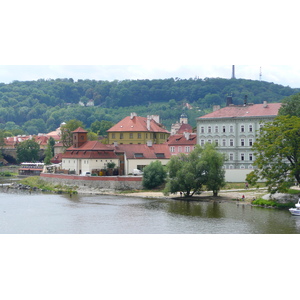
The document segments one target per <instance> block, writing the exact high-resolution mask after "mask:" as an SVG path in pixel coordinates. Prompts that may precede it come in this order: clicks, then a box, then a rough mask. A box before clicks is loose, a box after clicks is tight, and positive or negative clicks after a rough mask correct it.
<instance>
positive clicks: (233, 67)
mask: <svg viewBox="0 0 300 300" xmlns="http://www.w3.org/2000/svg"><path fill="white" fill-rule="evenodd" d="M231 79H235V66H234V65H233V66H232V77H231Z"/></svg>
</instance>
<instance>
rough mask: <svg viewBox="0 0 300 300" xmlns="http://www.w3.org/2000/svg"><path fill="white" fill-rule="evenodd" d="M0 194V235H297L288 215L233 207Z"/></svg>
mask: <svg viewBox="0 0 300 300" xmlns="http://www.w3.org/2000/svg"><path fill="white" fill-rule="evenodd" d="M6 190H7V189H6V188H5V187H4V188H2V189H1V190H0V215H1V217H0V233H1V234H297V233H300V217H295V216H291V215H290V213H289V211H288V210H278V209H266V208H259V207H252V206H250V205H237V204H236V203H234V202H223V203H220V202H186V201H177V200H172V199H143V198H135V197H126V196H109V195H94V196H91V195H73V196H72V197H70V196H69V195H57V194H42V193H38V194H36V193H31V194H30V193H29V192H19V191H17V190H13V191H12V190H10V191H6Z"/></svg>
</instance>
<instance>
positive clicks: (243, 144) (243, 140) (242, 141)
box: [241, 139, 245, 147]
mask: <svg viewBox="0 0 300 300" xmlns="http://www.w3.org/2000/svg"><path fill="white" fill-rule="evenodd" d="M241 146H242V147H244V146H245V139H241Z"/></svg>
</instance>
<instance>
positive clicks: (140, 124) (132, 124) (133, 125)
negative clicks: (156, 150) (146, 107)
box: [107, 116, 169, 133]
mask: <svg viewBox="0 0 300 300" xmlns="http://www.w3.org/2000/svg"><path fill="white" fill-rule="evenodd" d="M107 132H161V133H169V131H167V130H166V129H164V128H162V127H160V126H159V124H158V123H156V122H155V121H154V120H151V121H150V130H148V129H147V118H144V117H138V116H135V117H133V118H131V117H130V116H128V117H126V118H124V119H123V120H122V121H120V122H119V123H117V124H116V125H114V126H113V127H112V128H110V129H109V130H107Z"/></svg>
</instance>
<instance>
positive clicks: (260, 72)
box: [259, 67, 262, 81]
mask: <svg viewBox="0 0 300 300" xmlns="http://www.w3.org/2000/svg"><path fill="white" fill-rule="evenodd" d="M261 78H262V71H261V67H260V70H259V80H260V81H261Z"/></svg>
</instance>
